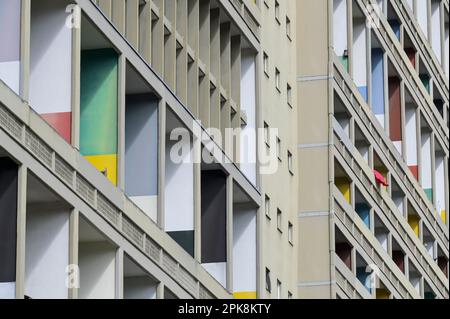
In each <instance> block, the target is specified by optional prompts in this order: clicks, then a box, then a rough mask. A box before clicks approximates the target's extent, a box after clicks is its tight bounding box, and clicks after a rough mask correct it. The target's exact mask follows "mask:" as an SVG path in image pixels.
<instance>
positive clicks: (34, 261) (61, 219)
mask: <svg viewBox="0 0 450 319" xmlns="http://www.w3.org/2000/svg"><path fill="white" fill-rule="evenodd" d="M26 230H27V231H26V246H25V248H26V255H25V295H27V296H30V297H31V298H33V299H66V298H68V288H67V286H66V278H67V274H66V268H67V266H68V264H69V211H68V210H54V211H51V210H48V209H46V208H45V207H41V208H29V209H28V211H27V225H26Z"/></svg>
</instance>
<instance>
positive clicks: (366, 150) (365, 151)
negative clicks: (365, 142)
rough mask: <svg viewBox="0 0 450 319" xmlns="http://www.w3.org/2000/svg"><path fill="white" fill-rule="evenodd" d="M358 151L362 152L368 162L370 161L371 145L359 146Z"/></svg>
mask: <svg viewBox="0 0 450 319" xmlns="http://www.w3.org/2000/svg"><path fill="white" fill-rule="evenodd" d="M358 152H359V154H361V156H362V157H363V158H364V160H365V161H366V163H367V164H368V163H369V147H368V146H359V147H358Z"/></svg>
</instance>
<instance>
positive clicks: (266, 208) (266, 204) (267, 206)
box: [264, 195, 270, 219]
mask: <svg viewBox="0 0 450 319" xmlns="http://www.w3.org/2000/svg"><path fill="white" fill-rule="evenodd" d="M264 212H265V213H266V216H267V217H269V219H270V197H269V196H267V195H266V198H265V200H264Z"/></svg>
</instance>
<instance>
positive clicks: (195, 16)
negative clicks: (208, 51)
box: [187, 0, 199, 117]
mask: <svg viewBox="0 0 450 319" xmlns="http://www.w3.org/2000/svg"><path fill="white" fill-rule="evenodd" d="M187 39H188V40H187V43H188V106H189V108H190V110H191V112H192V113H193V114H194V115H195V116H197V117H198V115H199V105H198V99H199V97H198V95H199V86H198V84H199V82H198V77H199V71H198V57H199V0H188V34H187Z"/></svg>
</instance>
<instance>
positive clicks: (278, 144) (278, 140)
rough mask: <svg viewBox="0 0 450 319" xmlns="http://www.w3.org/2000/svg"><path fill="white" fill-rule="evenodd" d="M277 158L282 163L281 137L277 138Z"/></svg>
mask: <svg viewBox="0 0 450 319" xmlns="http://www.w3.org/2000/svg"><path fill="white" fill-rule="evenodd" d="M277 156H278V160H280V161H281V140H280V138H279V137H277Z"/></svg>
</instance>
